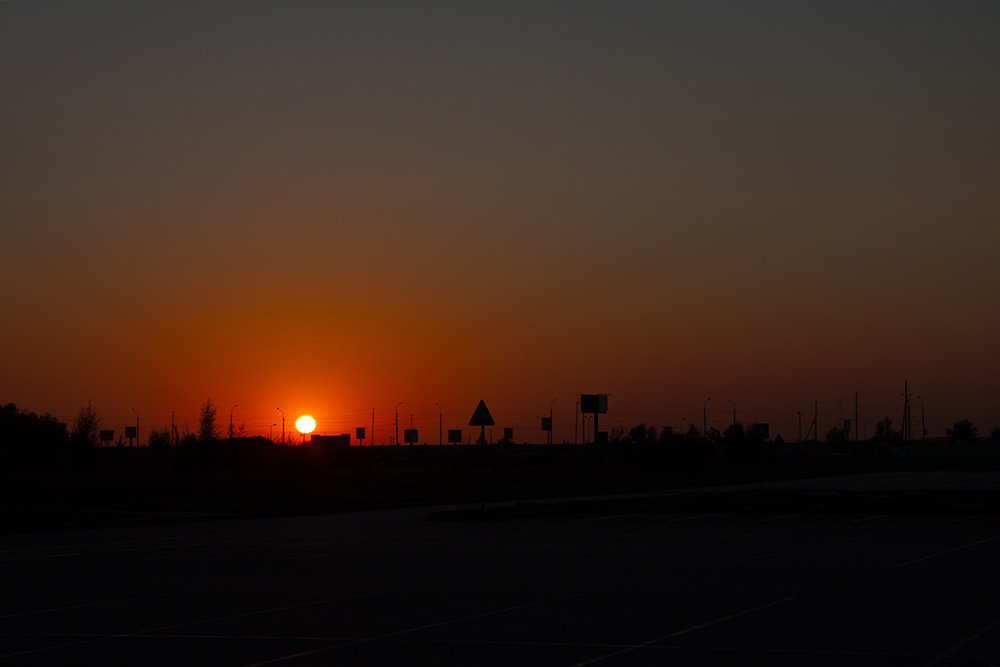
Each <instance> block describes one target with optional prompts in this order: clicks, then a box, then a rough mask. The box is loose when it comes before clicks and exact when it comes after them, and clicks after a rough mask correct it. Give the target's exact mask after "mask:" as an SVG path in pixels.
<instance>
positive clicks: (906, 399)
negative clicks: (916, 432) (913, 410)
mask: <svg viewBox="0 0 1000 667" xmlns="http://www.w3.org/2000/svg"><path fill="white" fill-rule="evenodd" d="M901 428H902V431H903V434H902V435H903V442H909V441H910V381H909V380H903V424H902V427H901Z"/></svg>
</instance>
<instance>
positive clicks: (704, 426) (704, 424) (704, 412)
mask: <svg viewBox="0 0 1000 667" xmlns="http://www.w3.org/2000/svg"><path fill="white" fill-rule="evenodd" d="M710 400H712V399H711V398H706V399H705V402H704V403H702V404H701V435H702V437H704V438H705V439H706V440H708V402H709V401H710ZM681 435H684V434H683V433H681Z"/></svg>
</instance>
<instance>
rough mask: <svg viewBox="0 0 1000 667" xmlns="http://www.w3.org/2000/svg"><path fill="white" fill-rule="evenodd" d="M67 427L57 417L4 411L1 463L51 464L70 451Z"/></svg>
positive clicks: (0, 420) (0, 419) (0, 430)
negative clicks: (68, 449) (61, 453)
mask: <svg viewBox="0 0 1000 667" xmlns="http://www.w3.org/2000/svg"><path fill="white" fill-rule="evenodd" d="M67 440H68V438H67V435H66V425H65V424H63V423H62V422H61V421H59V420H58V419H56V418H55V417H53V416H51V415H48V414H44V415H36V414H35V413H34V412H25V411H23V410H19V409H18V408H17V406H16V405H14V404H13V403H8V404H7V405H5V406H3V408H0V461H2V462H3V463H4V464H25V463H29V464H33V465H34V464H46V465H47V464H50V463H53V462H55V461H56V459H57V457H58V456H59V454H60V452H64V451H65V449H66V442H67Z"/></svg>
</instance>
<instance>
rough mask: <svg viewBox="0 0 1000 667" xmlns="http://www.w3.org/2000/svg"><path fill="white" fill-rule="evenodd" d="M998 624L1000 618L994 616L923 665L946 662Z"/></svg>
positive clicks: (927, 666) (929, 666) (930, 665)
mask: <svg viewBox="0 0 1000 667" xmlns="http://www.w3.org/2000/svg"><path fill="white" fill-rule="evenodd" d="M997 624H1000V618H994V619H993V620H992V621H990V622H989V623H987V624H986V625H984V626H983V627H982V628H980V629H979V630H976V631H975V632H973V633H972V634H971V635H969V636H968V637H966V638H964V639H963V640H962V641H960V642H958V643H957V644H955V645H954V646H952V647H951V648H949V649H948V650H947V651H945V652H944V653H938V654H937V655H936V656H934V657H933V658H931V659H930V660H928V661H927V662H925V663H924V664H923V667H932V666H933V665H938V664H940V663H942V662H944V661H945V660H947V659H948V658H950V657H952V656H953V655H955V654H956V653H958V652H959V651H961V650H962V649H963V648H965V647H966V646H968V645H969V644H971V643H972V642H974V641H976V640H977V639H979V638H980V637H982V636H983V635H985V634H987V633H988V632H989V631H990V630H992V629H993V628H995V627H996V626H997Z"/></svg>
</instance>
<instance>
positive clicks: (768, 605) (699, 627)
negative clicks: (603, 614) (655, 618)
mask: <svg viewBox="0 0 1000 667" xmlns="http://www.w3.org/2000/svg"><path fill="white" fill-rule="evenodd" d="M794 599H795V596H794V595H792V596H790V597H787V598H782V599H780V600H775V601H774V602H768V603H766V604H762V605H758V606H756V607H752V608H750V609H744V610H742V611H738V612H735V613H733V614H729V615H727V616H722V617H719V618H716V619H713V620H711V621H706V622H705V623H699V624H698V625H692V626H689V627H686V628H684V629H682V630H677V631H675V632H671V633H670V634H666V635H663V636H662V637H657V638H656V639H650V640H649V641H647V642H643V643H641V644H633V645H632V646H627V647H625V648H622V649H618V650H617V651H611V652H610V653H605V654H604V655H599V656H596V657H593V658H591V659H589V660H584V661H583V662H578V663H575V664H574V665H573V667H583V666H584V665H592V664H594V663H596V662H601V661H603V660H607V659H608V658H613V657H615V656H619V655H622V654H624V653H631V652H632V651H638V650H639V649H644V648H649V647H650V646H653V645H654V644H658V643H660V642H662V641H666V640H668V639H673V638H674V637H680V636H681V635H687V634H690V633H692V632H697V631H698V630H704V629H705V628H709V627H712V626H713V625H719V624H720V623H725V622H726V621H731V620H733V619H736V618H740V617H741V616H748V615H750V614H753V613H756V612H758V611H763V610H765V609H770V608H771V607H776V606H778V605H780V604H785V603H786V602H791V601H792V600H794Z"/></svg>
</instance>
